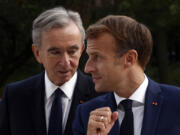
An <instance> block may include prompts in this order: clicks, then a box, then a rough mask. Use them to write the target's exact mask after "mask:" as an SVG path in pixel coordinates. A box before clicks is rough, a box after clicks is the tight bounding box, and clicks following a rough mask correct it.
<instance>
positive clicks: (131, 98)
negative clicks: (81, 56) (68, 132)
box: [73, 15, 180, 135]
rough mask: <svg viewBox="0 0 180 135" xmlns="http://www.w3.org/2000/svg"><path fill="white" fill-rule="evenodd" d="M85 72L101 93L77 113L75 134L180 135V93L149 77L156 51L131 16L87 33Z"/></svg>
mask: <svg viewBox="0 0 180 135" xmlns="http://www.w3.org/2000/svg"><path fill="white" fill-rule="evenodd" d="M87 44H88V45H87V53H88V55H89V59H88V61H87V64H86V67H85V71H86V72H88V73H91V74H92V77H93V81H94V82H95V89H96V91H98V92H100V91H103V92H109V93H107V94H105V95H104V96H100V97H98V98H95V99H93V100H91V101H89V102H87V103H85V104H82V105H79V107H78V108H77V113H76V119H75V121H74V125H73V131H74V135H107V134H108V135H179V134H180V116H179V114H180V107H179V106H180V88H178V87H175V86H169V85H164V84H159V83H156V82H154V81H152V80H151V79H150V78H148V77H147V76H146V75H145V74H144V69H145V67H146V65H147V63H148V61H149V59H150V56H151V52H152V37H151V33H150V31H149V29H148V28H147V27H146V26H144V25H143V24H141V23H139V22H137V21H136V20H134V19H132V18H130V17H127V16H113V15H110V16H107V17H105V18H103V19H101V20H99V21H98V22H97V23H95V24H94V25H91V26H90V27H89V28H88V30H87Z"/></svg>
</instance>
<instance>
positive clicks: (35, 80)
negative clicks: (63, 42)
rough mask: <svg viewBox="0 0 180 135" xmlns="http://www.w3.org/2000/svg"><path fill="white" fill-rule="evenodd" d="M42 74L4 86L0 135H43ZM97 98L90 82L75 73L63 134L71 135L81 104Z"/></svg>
mask: <svg viewBox="0 0 180 135" xmlns="http://www.w3.org/2000/svg"><path fill="white" fill-rule="evenodd" d="M44 86H45V85H44V72H43V73H41V74H39V75H36V76H33V77H31V78H29V79H26V80H23V81H20V82H16V83H12V84H10V85H8V86H7V88H6V90H5V92H4V95H3V98H2V101H1V102H0V135H46V134H47V133H46V123H45V109H44V93H45V89H44ZM94 96H96V93H95V91H94V84H93V82H92V80H91V78H90V77H89V76H87V75H84V74H82V73H81V72H80V71H78V79H77V84H76V87H75V91H74V95H73V101H72V104H71V108H70V113H69V117H68V120H67V124H66V129H65V134H64V135H72V130H71V129H72V121H73V120H74V115H75V110H76V107H77V105H78V104H79V103H80V102H85V101H87V100H89V99H90V98H92V97H94Z"/></svg>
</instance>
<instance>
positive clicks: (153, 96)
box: [141, 80, 163, 135]
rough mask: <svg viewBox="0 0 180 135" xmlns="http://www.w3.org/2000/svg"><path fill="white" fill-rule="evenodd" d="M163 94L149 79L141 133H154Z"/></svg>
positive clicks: (145, 134)
mask: <svg viewBox="0 0 180 135" xmlns="http://www.w3.org/2000/svg"><path fill="white" fill-rule="evenodd" d="M162 104H163V96H162V95H161V89H160V87H159V86H158V84H157V83H155V82H153V81H152V80H149V85H148V88H147V92H146V97H145V108H144V119H143V125H142V132H141V135H155V134H156V128H157V126H158V120H159V115H160V111H161V106H162Z"/></svg>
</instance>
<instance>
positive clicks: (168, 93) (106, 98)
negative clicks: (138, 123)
mask: <svg viewBox="0 0 180 135" xmlns="http://www.w3.org/2000/svg"><path fill="white" fill-rule="evenodd" d="M153 102H154V103H156V102H157V105H154V104H153ZM105 106H109V107H110V108H111V110H112V112H113V111H116V110H117V105H116V101H115V98H114V94H113V92H111V93H107V94H105V95H103V96H100V97H97V98H95V99H92V100H90V101H88V102H86V103H84V104H81V105H79V106H78V107H77V111H76V117H75V121H74V123H73V133H74V135H86V132H87V124H88V119H89V113H90V112H91V111H92V110H94V109H96V108H99V107H105ZM119 131H120V127H119V123H118V120H117V121H116V122H115V124H114V126H113V127H112V129H111V131H110V133H109V135H120V132H119ZM141 135H180V88H178V87H174V86H169V85H163V84H158V83H156V82H154V81H152V80H150V79H149V84H148V87H147V92H146V95H145V108H144V118H143V124H142V130H141Z"/></svg>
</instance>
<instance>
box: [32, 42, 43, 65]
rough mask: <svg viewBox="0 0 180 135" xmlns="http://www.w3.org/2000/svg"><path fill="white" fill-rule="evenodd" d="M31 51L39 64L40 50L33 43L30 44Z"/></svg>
mask: <svg viewBox="0 0 180 135" xmlns="http://www.w3.org/2000/svg"><path fill="white" fill-rule="evenodd" d="M32 52H33V54H34V57H35V58H36V60H37V61H38V62H39V63H40V64H41V63H42V62H41V57H40V51H39V49H38V48H37V47H36V45H34V44H33V45H32Z"/></svg>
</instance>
